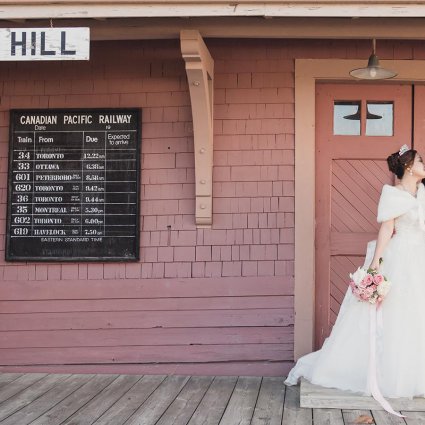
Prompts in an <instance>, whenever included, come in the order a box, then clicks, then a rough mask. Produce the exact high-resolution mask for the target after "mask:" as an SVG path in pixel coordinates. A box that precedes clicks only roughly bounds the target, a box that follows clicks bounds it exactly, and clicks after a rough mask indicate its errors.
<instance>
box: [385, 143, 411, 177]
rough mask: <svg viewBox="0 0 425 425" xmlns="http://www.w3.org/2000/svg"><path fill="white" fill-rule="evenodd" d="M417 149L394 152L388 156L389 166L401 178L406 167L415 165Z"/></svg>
mask: <svg viewBox="0 0 425 425" xmlns="http://www.w3.org/2000/svg"><path fill="white" fill-rule="evenodd" d="M416 153H417V151H416V150H415V149H409V150H408V151H406V152H404V153H403V154H401V155H400V154H399V153H398V152H394V153H393V154H391V155H390V156H389V157H388V158H387V163H388V168H389V169H390V171H392V172H393V173H394V174H395V175H396V176H397V177H398V178H399V179H401V178H402V177H403V175H404V172H405V170H406V168H408V167H411V166H412V165H413V161H414V160H415V156H416Z"/></svg>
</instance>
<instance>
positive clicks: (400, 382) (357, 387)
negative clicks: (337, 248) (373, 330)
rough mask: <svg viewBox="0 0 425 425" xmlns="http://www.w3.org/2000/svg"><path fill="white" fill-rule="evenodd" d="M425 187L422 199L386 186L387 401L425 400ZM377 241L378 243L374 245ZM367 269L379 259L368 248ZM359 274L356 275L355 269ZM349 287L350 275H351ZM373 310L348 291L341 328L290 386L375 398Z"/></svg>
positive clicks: (382, 351) (382, 207)
mask: <svg viewBox="0 0 425 425" xmlns="http://www.w3.org/2000/svg"><path fill="white" fill-rule="evenodd" d="M424 211H425V187H424V185H423V184H422V183H421V184H419V187H418V192H417V197H414V196H413V195H411V194H410V193H408V192H406V191H404V190H402V189H398V188H396V187H394V186H390V185H384V187H383V189H382V193H381V198H380V200H379V205H378V222H382V221H385V220H389V219H392V218H395V234H394V235H393V236H392V238H391V239H390V241H389V242H388V245H387V246H386V247H385V250H384V252H383V255H382V258H383V263H382V265H381V268H380V271H381V272H382V273H383V274H384V275H385V276H386V277H387V278H388V279H389V280H390V281H391V282H392V287H391V290H390V292H389V293H388V295H387V297H386V298H385V299H384V301H383V303H382V305H381V309H380V310H381V313H380V314H382V316H381V317H382V326H381V327H380V328H379V330H378V332H377V335H376V368H377V383H378V386H379V389H380V391H381V393H382V395H383V396H384V397H391V398H397V397H408V398H412V397H413V396H424V395H425V223H424ZM373 242H375V241H373ZM368 251H369V252H368V253H367V255H366V260H365V265H366V266H368V265H369V264H370V262H371V260H372V257H373V254H374V245H373V244H371V243H369V247H368ZM353 272H354V270H353ZM347 285H348V276H347ZM369 308H370V305H369V304H368V303H367V302H362V301H358V300H357V298H355V297H354V295H353V294H352V293H351V289H350V288H348V289H347V293H346V295H345V297H344V300H343V302H342V304H341V309H340V312H339V314H338V318H337V320H336V323H335V325H334V327H333V329H332V332H331V334H330V336H329V337H328V338H326V340H325V342H324V344H323V346H322V348H321V349H320V350H318V351H315V352H313V353H310V354H307V355H305V356H304V357H301V358H300V359H299V360H298V362H297V364H296V365H295V367H294V368H293V369H292V370H291V371H290V373H289V375H288V378H287V379H286V381H285V384H287V385H296V384H297V383H298V382H299V378H300V377H302V376H303V377H305V378H306V379H307V380H308V381H310V382H312V383H313V384H317V385H321V386H323V387H332V388H338V389H342V390H351V391H354V392H360V393H362V394H364V395H371V392H370V386H369V382H368V362H369V346H370V333H369V322H370V314H369V311H370V310H369Z"/></svg>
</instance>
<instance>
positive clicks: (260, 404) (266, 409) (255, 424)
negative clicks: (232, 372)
mask: <svg viewBox="0 0 425 425" xmlns="http://www.w3.org/2000/svg"><path fill="white" fill-rule="evenodd" d="M284 380H285V379H284V378H281V377H278V378H277V377H264V378H263V380H262V382H261V387H260V394H259V395H258V400H257V404H256V405H255V410H254V415H253V417H252V421H251V425H264V424H267V425H281V423H282V414H283V403H284V400H285V388H286V387H285V384H284V383H283V382H284Z"/></svg>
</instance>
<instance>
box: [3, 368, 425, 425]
mask: <svg viewBox="0 0 425 425" xmlns="http://www.w3.org/2000/svg"><path fill="white" fill-rule="evenodd" d="M283 381H284V378H283V377H277V378H276V377H273V378H271V377H252V376H239V377H237V376H234V377H233V376H231V377H229V376H215V377H213V376H178V375H168V376H167V375H144V376H141V375H93V374H92V375H86V374H84V375H79V374H74V375H60V374H42V373H28V374H18V373H3V374H0V424H1V425H6V424H14V425H26V424H32V425H59V424H60V425H65V424H67V425H71V424H72V425H91V424H96V425H100V424H102V425H105V424H110V425H121V424H125V425H134V424H140V425H150V424H152V425H153V424H161V425H183V424H184V425H186V424H189V425H201V424H202V425H213V424H220V425H249V424H252V425H283V424H284V425H308V424H310V425H324V424H328V425H333V424H335V425H343V424H344V425H348V424H350V425H351V424H355V421H356V419H357V418H358V417H359V415H370V416H372V417H373V418H374V423H375V424H377V425H389V424H391V425H395V424H408V425H413V424H415V425H420V424H421V425H423V424H425V412H409V418H407V419H398V418H395V417H391V416H390V415H388V414H387V413H386V412H384V411H381V410H345V409H342V410H341V409H338V408H337V409H327V408H301V407H300V388H299V386H297V387H285V385H284V384H283Z"/></svg>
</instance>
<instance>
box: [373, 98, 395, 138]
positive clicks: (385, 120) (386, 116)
mask: <svg viewBox="0 0 425 425" xmlns="http://www.w3.org/2000/svg"><path fill="white" fill-rule="evenodd" d="M393 106H394V105H393V102H367V112H366V136H392V135H393V127H394V123H393Z"/></svg>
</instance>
